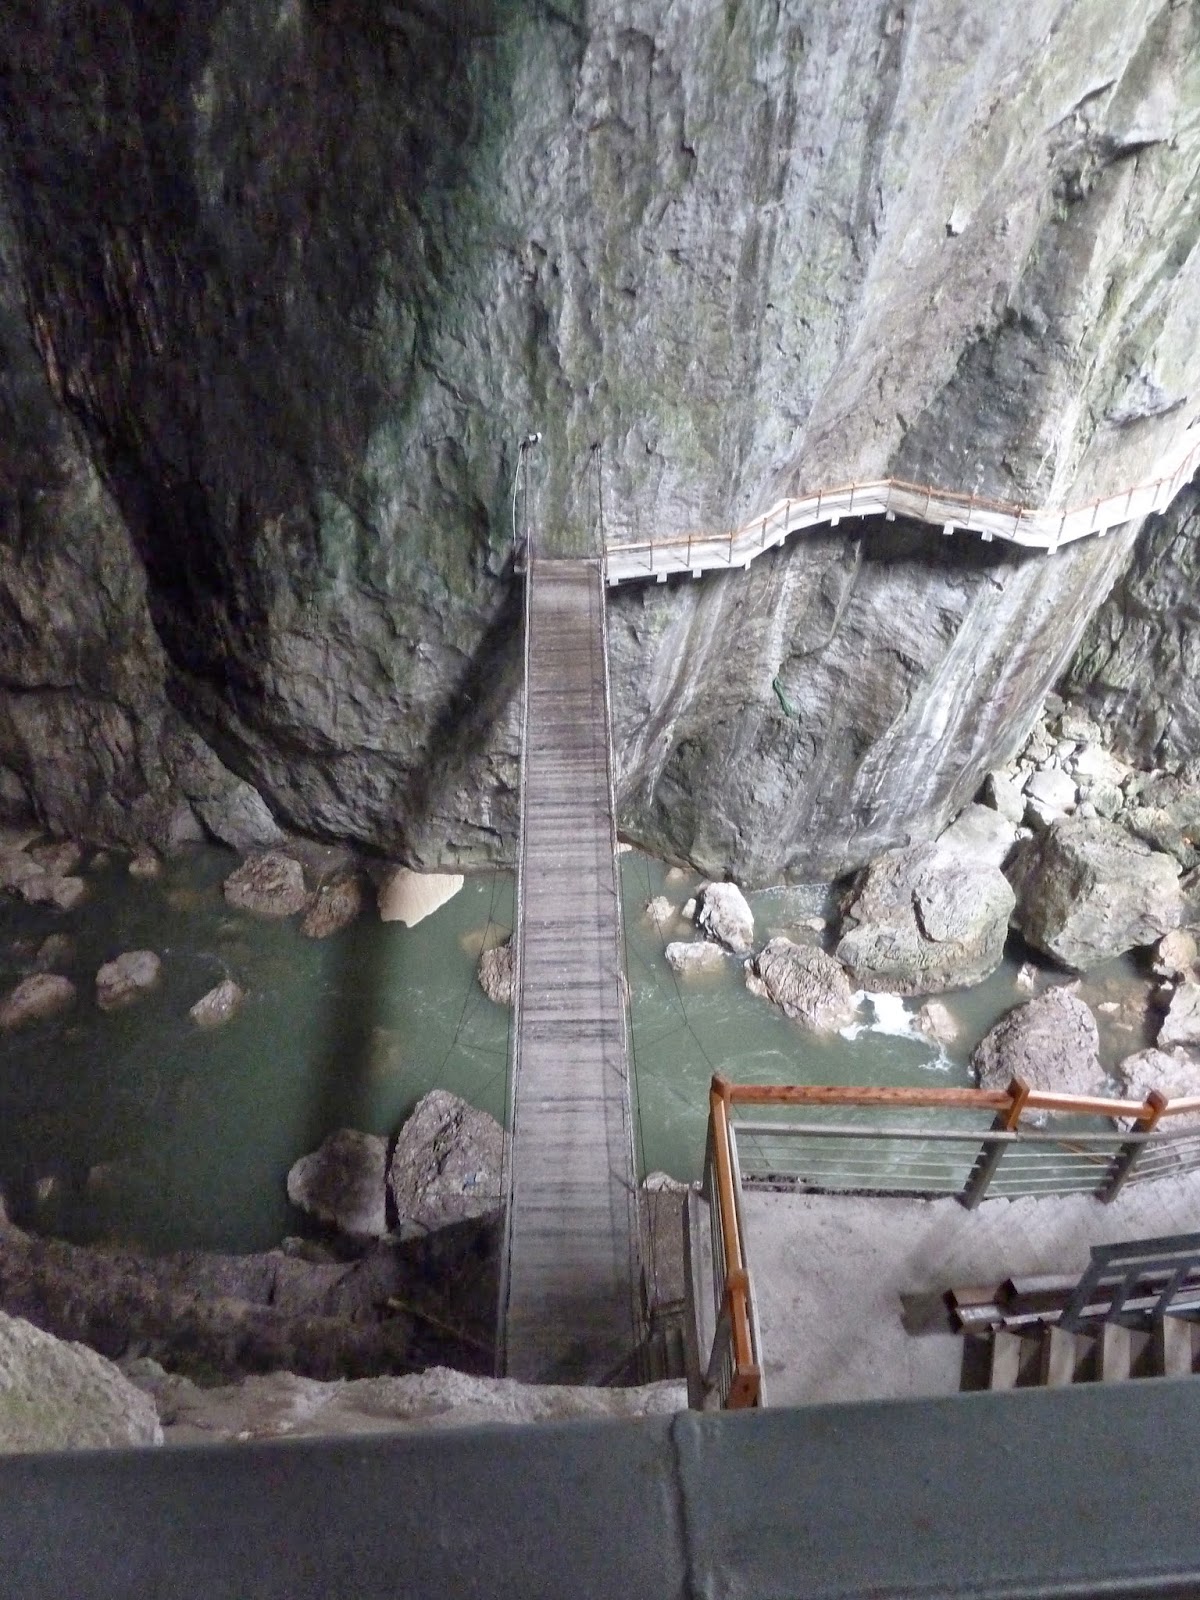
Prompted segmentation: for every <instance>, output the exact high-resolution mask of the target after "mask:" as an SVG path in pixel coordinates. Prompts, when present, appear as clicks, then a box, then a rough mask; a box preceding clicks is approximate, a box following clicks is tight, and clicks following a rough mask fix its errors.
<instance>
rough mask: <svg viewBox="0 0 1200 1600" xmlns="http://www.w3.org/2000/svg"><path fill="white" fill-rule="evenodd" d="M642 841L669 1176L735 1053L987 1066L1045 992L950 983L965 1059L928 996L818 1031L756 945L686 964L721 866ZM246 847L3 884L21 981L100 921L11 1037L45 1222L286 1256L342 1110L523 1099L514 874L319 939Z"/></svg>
mask: <svg viewBox="0 0 1200 1600" xmlns="http://www.w3.org/2000/svg"><path fill="white" fill-rule="evenodd" d="M621 860H622V881H623V892H624V904H625V926H626V945H627V950H626V958H627V970H628V974H629V982H630V993H631V999H632V1017H633V1039H634V1059H635V1069H636V1081H637V1113H638V1115H637V1143H638V1157H639V1161H640V1163H641V1164H642V1169H643V1172H646V1171H653V1170H655V1169H660V1170H665V1171H667V1172H670V1173H671V1174H672V1175H674V1176H675V1177H679V1178H692V1177H695V1176H697V1175H698V1174H699V1170H700V1166H701V1163H702V1159H703V1151H704V1136H705V1123H706V1115H707V1103H706V1091H707V1086H708V1081H709V1078H710V1076H711V1074H712V1072H713V1071H714V1070H715V1069H719V1070H721V1071H723V1072H725V1073H727V1074H728V1075H729V1076H731V1077H733V1078H735V1079H738V1080H741V1081H747V1082H794V1083H806V1082H813V1083H816V1082H824V1083H891V1084H922V1083H937V1084H961V1083H967V1082H968V1081H969V1076H968V1072H967V1058H968V1056H969V1054H970V1050H971V1048H972V1047H973V1045H974V1043H975V1041H976V1040H977V1039H978V1038H979V1037H980V1036H981V1034H982V1033H983V1032H984V1031H985V1030H986V1029H987V1028H988V1027H989V1026H990V1025H991V1024H992V1022H994V1021H995V1019H996V1018H997V1017H998V1016H1000V1015H1001V1014H1002V1013H1003V1012H1004V1011H1006V1010H1008V1009H1009V1007H1011V1006H1012V1005H1014V1004H1015V1003H1016V1002H1017V1001H1018V1000H1020V999H1023V998H1025V996H1024V995H1023V994H1022V993H1021V992H1020V991H1018V990H1017V988H1016V987H1015V983H1014V978H1015V972H1016V965H1017V963H1016V961H1015V960H1013V961H1008V962H1006V963H1005V964H1004V966H1003V967H1002V968H1001V969H1000V970H999V971H998V972H997V973H995V974H994V975H993V976H992V977H991V978H990V979H989V980H988V981H987V982H986V983H984V984H982V985H980V986H978V987H976V988H974V989H972V990H969V991H960V992H959V993H957V994H953V995H950V996H945V997H943V998H944V999H945V1001H946V1003H947V1004H948V1005H949V1007H950V1009H951V1010H952V1011H953V1012H954V1014H955V1016H956V1018H957V1019H958V1021H959V1023H960V1025H961V1027H962V1037H961V1041H960V1044H959V1046H958V1047H956V1049H955V1050H954V1051H952V1052H945V1051H940V1050H938V1049H937V1048H936V1047H934V1046H933V1045H931V1044H929V1043H928V1042H926V1041H925V1040H924V1039H923V1038H921V1037H919V1036H914V1034H913V1032H912V1019H913V1017H914V1015H915V1013H916V1011H917V1009H918V1008H919V1006H920V1001H911V1000H910V1001H908V1002H905V1003H901V1002H900V1001H898V1000H896V999H894V998H892V997H883V998H882V999H880V998H879V997H876V999H875V1000H874V1002H873V1001H872V1000H870V999H866V1000H864V1002H863V1004H862V1007H861V1011H860V1025H859V1028H858V1029H857V1030H849V1031H850V1032H852V1033H854V1034H855V1036H854V1037H843V1036H838V1035H835V1036H833V1037H831V1038H820V1039H818V1038H816V1037H814V1036H813V1035H812V1034H809V1033H807V1032H805V1031H804V1030H803V1029H802V1028H800V1027H799V1026H798V1025H797V1024H796V1023H794V1022H791V1021H789V1020H788V1019H787V1018H786V1017H784V1016H783V1014H782V1013H781V1012H779V1011H777V1010H776V1008H775V1007H773V1006H771V1005H769V1004H768V1003H767V1002H765V1001H763V1000H761V999H757V998H755V997H754V996H752V995H750V994H749V993H748V992H747V990H746V989H745V987H744V984H743V981H742V972H741V965H740V963H739V962H736V961H734V960H732V959H731V960H729V961H728V962H727V963H726V970H725V971H723V972H720V973H716V974H713V975H706V976H703V977H698V978H697V977H693V978H689V979H682V978H678V979H677V978H676V977H675V976H674V975H673V973H672V972H671V969H670V968H669V966H668V965H667V963H666V961H665V959H664V957H663V953H662V952H663V944H664V942H665V938H668V937H675V938H686V937H691V931H690V929H688V927H687V925H686V924H684V923H677V924H673V925H672V926H671V927H669V928H667V929H663V930H660V928H659V927H658V926H657V925H656V924H655V923H654V922H653V921H652V919H651V918H649V917H648V916H647V915H646V914H645V909H644V908H645V905H646V902H647V900H649V899H650V898H651V897H652V896H655V895H659V894H665V895H666V896H667V897H668V898H669V899H670V900H671V901H672V903H673V904H674V905H676V906H678V905H679V904H681V903H682V902H683V901H684V900H685V899H686V898H687V897H688V895H689V894H690V893H691V892H692V890H693V889H694V887H695V885H696V884H697V883H698V882H699V881H700V880H699V878H698V876H697V875H695V874H690V873H687V874H685V873H681V872H680V871H679V870H678V869H675V870H674V871H669V870H668V869H667V868H666V867H665V866H664V865H663V864H662V863H660V862H657V861H654V860H652V859H650V858H648V857H646V856H644V855H641V854H640V853H637V852H629V853H627V854H625V855H623V856H622V858H621ZM236 861H237V858H236V857H235V856H234V855H233V854H232V852H229V851H226V850H222V849H218V848H197V849H195V850H193V851H191V852H189V853H188V854H186V855H184V856H181V857H178V858H176V859H174V860H172V861H170V862H168V863H167V864H166V866H165V869H164V872H163V874H162V876H161V877H159V878H157V879H153V880H149V881H147V880H137V879H133V878H131V877H130V876H129V874H128V872H127V870H126V858H125V857H123V856H116V857H114V858H113V859H112V860H110V861H109V862H108V863H106V864H101V865H99V866H96V867H93V868H90V869H88V870H87V871H86V872H85V876H86V877H87V878H88V880H89V882H90V885H91V893H90V896H89V899H88V901H87V902H85V904H84V905H83V906H81V907H80V908H79V909H78V910H76V911H75V912H72V913H70V914H63V913H59V912H54V911H51V910H46V909H36V908H31V907H28V906H25V905H24V904H22V903H21V902H19V901H18V900H16V899H14V898H11V897H4V898H3V899H0V991H6V990H7V989H8V988H10V987H11V986H12V985H13V984H14V983H15V982H16V981H17V980H18V979H19V978H20V977H21V976H22V975H23V973H24V972H26V971H28V970H29V966H30V961H29V942H30V941H31V940H32V941H34V942H36V941H37V940H39V939H40V938H42V937H44V936H45V935H46V934H49V933H51V932H56V931H64V932H67V933H69V934H71V935H72V936H73V937H74V939H75V940H76V952H75V959H74V961H73V964H72V965H71V966H70V967H69V968H68V969H66V970H68V971H69V973H70V975H71V976H72V977H73V978H74V979H75V981H76V983H77V984H78V986H79V999H78V1002H77V1004H76V1006H75V1008H74V1010H73V1011H72V1012H71V1013H69V1014H68V1015H67V1016H66V1017H65V1018H63V1019H59V1020H56V1021H53V1022H47V1023H42V1024H37V1025H34V1026H30V1027H26V1028H24V1029H20V1030H18V1031H16V1032H14V1033H11V1034H9V1035H7V1036H0V1187H2V1188H4V1189H6V1190H7V1192H8V1194H9V1196H10V1198H13V1197H15V1209H17V1211H18V1213H19V1214H21V1215H22V1216H23V1217H24V1220H26V1221H33V1222H35V1223H36V1226H37V1227H38V1228H39V1229H42V1230H45V1231H48V1232H52V1233H57V1234H61V1235H63V1236H65V1237H68V1238H72V1239H76V1240H97V1239H104V1240H113V1241H116V1240H119V1241H121V1242H122V1243H128V1244H131V1245H136V1246H138V1247H140V1248H143V1249H147V1250H152V1251H158V1250H170V1249H183V1248H192V1247H202V1248H209V1249H220V1250H231V1251H242V1250H257V1249H265V1248H269V1247H270V1246H272V1245H275V1244H277V1243H278V1242H279V1240H280V1239H281V1238H282V1237H283V1236H284V1235H286V1234H288V1233H294V1232H298V1231H303V1226H304V1224H303V1219H302V1218H301V1216H300V1214H299V1213H297V1212H296V1211H294V1210H293V1209H292V1208H291V1206H290V1205H289V1203H288V1200H287V1197H286V1193H285V1188H284V1184H285V1179H286V1175H287V1171H288V1168H289V1166H290V1165H291V1163H292V1162H293V1161H295V1159H296V1158H297V1157H298V1156H299V1155H301V1154H303V1153H304V1152H305V1151H308V1150H311V1149H313V1148H314V1147H315V1146H316V1145H317V1144H318V1143H319V1142H320V1140H321V1139H322V1138H323V1137H324V1136H325V1135H326V1134H327V1133H329V1132H330V1131H331V1130H332V1129H334V1128H337V1127H342V1126H350V1127H357V1128H363V1129H367V1130H370V1131H373V1132H377V1133H381V1134H385V1135H388V1134H391V1133H393V1132H394V1131H395V1130H396V1128H397V1127H398V1126H399V1124H400V1123H401V1122H402V1121H403V1119H404V1117H405V1116H406V1115H407V1113H408V1112H409V1110H410V1109H411V1108H412V1106H413V1104H414V1103H415V1102H416V1100H417V1099H419V1098H420V1096H421V1095H423V1094H424V1093H425V1092H426V1091H427V1090H428V1089H431V1088H434V1087H443V1088H446V1089H450V1090H453V1091H454V1092H455V1093H456V1094H459V1095H462V1096H463V1097H464V1098H465V1099H467V1100H469V1101H471V1102H472V1103H473V1104H474V1105H477V1106H480V1107H481V1108H483V1109H485V1110H487V1111H490V1112H491V1113H493V1115H495V1116H497V1117H501V1118H503V1116H504V1113H505V1105H506V1098H507V1051H508V1012H507V1011H506V1010H502V1009H501V1008H500V1007H497V1006H495V1005H493V1004H492V1003H491V1002H490V1001H489V1000H487V998H486V997H485V996H484V994H483V993H482V991H481V990H480V988H479V986H478V983H477V982H476V979H475V962H476V955H477V952H478V950H479V948H480V944H481V942H482V940H483V938H484V937H485V935H486V933H487V932H488V930H489V928H490V929H491V932H492V935H493V937H494V936H495V934H496V930H499V931H500V933H504V932H507V930H508V928H509V926H510V924H511V918H512V904H513V889H512V878H511V875H510V874H508V873H505V872H487V873H481V874H478V875H475V876H472V877H469V878H468V879H467V881H466V884H465V886H464V887H463V889H462V891H461V892H460V893H459V894H458V895H456V896H455V897H454V898H453V899H452V900H450V901H449V902H448V903H447V904H446V905H444V906H443V907H442V908H441V909H440V910H438V911H437V912H435V913H434V914H433V915H432V916H431V917H429V918H427V919H426V920H425V921H423V922H422V923H420V924H419V925H418V926H417V927H415V928H412V929H409V928H405V927H403V926H402V925H400V924H398V923H389V924H384V923H381V922H380V921H379V920H378V918H377V917H376V916H375V915H374V914H373V913H367V914H364V916H363V917H361V918H360V919H359V921H358V922H357V923H356V924H354V925H353V926H352V927H350V928H349V929H347V930H345V931H344V932H343V933H341V934H338V935H335V936H334V937H333V938H330V939H327V940H322V941H316V940H309V939H305V938H304V937H303V936H302V935H301V934H300V932H299V929H298V927H297V926H296V924H295V923H294V922H286V923H276V922H269V921H266V920H263V919H259V918H255V917H252V916H249V915H247V914H245V913H242V912H236V911H232V910H230V908H229V907H228V906H227V905H226V904H225V901H224V899H223V897H222V895H221V882H222V880H223V878H224V877H225V876H226V875H227V874H228V873H229V872H230V871H231V870H232V868H233V867H234V866H235V865H236ZM750 899H751V903H752V905H753V906H754V910H755V916H756V926H757V935H758V939H759V941H760V942H763V941H765V939H767V938H768V937H770V936H771V935H772V934H774V933H788V932H794V931H795V924H796V922H797V921H799V920H801V919H802V918H803V917H805V916H811V915H813V914H814V913H816V914H820V913H821V912H822V911H823V910H824V909H825V907H824V904H823V891H821V890H819V889H814V890H812V891H811V893H809V894H807V895H806V894H805V893H804V892H798V891H796V890H789V891H784V892H781V891H771V890H767V891H764V892H763V893H761V894H757V895H752V896H751V897H750ZM130 949H149V950H154V951H156V952H157V953H158V954H159V955H160V957H161V958H162V962H163V981H162V983H161V985H160V986H159V988H158V989H157V990H156V991H155V992H154V993H152V994H150V995H149V996H148V997H146V998H145V999H143V1000H142V1001H140V1002H139V1003H138V1004H136V1005H134V1006H132V1007H130V1008H129V1009H126V1010H123V1011H118V1012H114V1013H109V1014H105V1013H102V1012H100V1011H99V1010H98V1009H97V1008H96V1005H95V1002H94V984H93V980H94V974H95V972H96V969H97V968H98V967H99V966H100V964H101V963H102V962H103V961H106V960H109V959H111V958H112V957H113V956H115V955H117V954H119V953H120V952H121V951H123V950H130ZM226 975H230V976H232V977H234V978H236V979H237V981H238V982H239V983H241V984H242V985H243V987H244V988H245V989H246V990H247V999H246V1002H245V1004H244V1005H243V1007H242V1009H241V1011H240V1012H239V1013H238V1015H237V1016H236V1017H235V1018H234V1019H233V1020H232V1021H231V1022H230V1023H228V1024H227V1025H226V1026H224V1027H221V1028H217V1029H214V1030H211V1031H204V1030H201V1029H198V1028H197V1027H196V1026H195V1025H194V1024H193V1023H192V1022H191V1021H190V1020H189V1018H188V1016H187V1011H188V1007H189V1006H190V1005H191V1004H192V1003H193V1002H194V1001H195V1000H197V999H198V998H199V997H200V996H201V995H202V994H204V993H205V992H206V991H207V990H209V989H210V988H212V987H213V985H214V984H216V983H217V982H219V981H220V979H221V978H223V977H224V976H226ZM1119 977H1120V974H1118V975H1117V980H1119ZM1117 980H1114V981H1117ZM1128 1048H1136V1044H1131V1045H1129V1046H1128ZM46 1179H52V1180H53V1182H52V1183H49V1184H47V1183H45V1182H43V1185H42V1187H43V1191H49V1192H48V1193H46V1192H44V1193H43V1197H42V1198H41V1199H40V1200H37V1199H35V1195H36V1192H37V1190H36V1186H37V1183H38V1180H46ZM31 1207H32V1208H33V1210H32V1213H30V1208H31Z"/></svg>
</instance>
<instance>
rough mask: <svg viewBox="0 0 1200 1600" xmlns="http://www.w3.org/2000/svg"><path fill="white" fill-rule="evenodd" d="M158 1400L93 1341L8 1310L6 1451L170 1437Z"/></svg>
mask: <svg viewBox="0 0 1200 1600" xmlns="http://www.w3.org/2000/svg"><path fill="white" fill-rule="evenodd" d="M162 1437H163V1436H162V1428H161V1427H160V1425H159V1421H158V1412H157V1410H156V1409H155V1406H154V1402H153V1400H152V1399H151V1398H150V1397H149V1396H148V1395H146V1394H143V1393H142V1392H141V1390H140V1389H137V1388H135V1387H134V1385H133V1384H131V1383H130V1382H129V1381H128V1379H127V1378H124V1377H122V1375H121V1373H120V1372H119V1371H118V1370H117V1368H116V1367H115V1366H113V1364H112V1362H111V1361H106V1360H105V1359H104V1357H103V1356H99V1355H97V1354H96V1352H95V1351H94V1350H89V1349H88V1348H87V1347H86V1345H82V1344H67V1343H66V1342H65V1341H64V1340H62V1339H56V1338H54V1336H53V1335H52V1334H49V1333H43V1332H42V1330H41V1329H40V1328H35V1327H34V1326H33V1324H32V1323H30V1322H25V1321H24V1320H23V1319H22V1318H20V1317H10V1316H6V1315H5V1314H4V1313H3V1312H0V1453H7V1452H15V1451H27V1450H91V1449H96V1448H100V1447H104V1446H109V1447H112V1446H129V1445H154V1444H161V1443H162Z"/></svg>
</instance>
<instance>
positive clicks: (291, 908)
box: [224, 850, 309, 917]
mask: <svg viewBox="0 0 1200 1600" xmlns="http://www.w3.org/2000/svg"><path fill="white" fill-rule="evenodd" d="M224 892H225V898H226V900H227V901H228V902H229V904H230V905H231V906H236V907H237V908H238V909H239V910H240V911H252V912H254V914H255V915H256V916H260V917H294V916H295V915H296V914H297V913H298V912H301V911H303V910H304V909H305V907H306V906H307V905H308V901H309V894H308V890H307V889H306V888H305V887H304V868H303V867H302V866H301V865H300V863H299V862H298V861H296V860H295V859H294V858H293V857H292V856H288V855H284V853H283V852H282V851H281V850H268V851H266V852H264V853H263V854H262V855H253V856H248V857H247V858H246V860H245V861H243V862H242V864H241V866H240V867H238V868H237V869H236V870H235V871H234V872H231V873H230V874H229V876H228V877H227V878H226V879H225V885H224Z"/></svg>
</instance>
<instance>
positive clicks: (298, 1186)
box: [287, 1128, 388, 1239]
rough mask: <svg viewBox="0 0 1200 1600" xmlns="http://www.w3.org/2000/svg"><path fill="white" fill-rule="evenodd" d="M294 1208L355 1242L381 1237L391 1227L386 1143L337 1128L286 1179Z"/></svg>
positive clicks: (296, 1164) (369, 1135)
mask: <svg viewBox="0 0 1200 1600" xmlns="http://www.w3.org/2000/svg"><path fill="white" fill-rule="evenodd" d="M287 1195H288V1199H289V1200H290V1201H291V1202H292V1204H293V1205H294V1206H299V1208H300V1209H301V1211H307V1212H308V1214H309V1215H310V1216H313V1217H316V1219H317V1220H318V1222H324V1223H328V1224H329V1225H330V1226H331V1227H334V1228H337V1229H338V1231H339V1232H341V1233H346V1234H351V1235H353V1236H355V1237H357V1238H369V1239H379V1238H382V1237H383V1235H384V1234H385V1233H386V1232H387V1231H388V1223H387V1140H386V1139H381V1138H379V1137H378V1136H377V1135H376V1134H373V1133H360V1132H358V1130H357V1129H356V1128H339V1129H338V1130H337V1132H336V1133H331V1134H330V1135H329V1137H328V1138H327V1139H325V1140H323V1141H322V1143H321V1145H320V1147H319V1148H318V1149H316V1150H314V1151H313V1152H312V1153H311V1154H310V1155H306V1156H301V1157H300V1159H299V1161H297V1162H296V1163H295V1165H294V1166H293V1167H292V1169H291V1171H290V1172H289V1173H288V1176H287Z"/></svg>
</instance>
